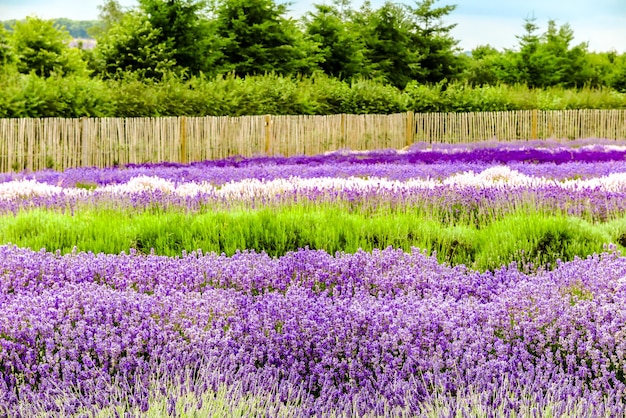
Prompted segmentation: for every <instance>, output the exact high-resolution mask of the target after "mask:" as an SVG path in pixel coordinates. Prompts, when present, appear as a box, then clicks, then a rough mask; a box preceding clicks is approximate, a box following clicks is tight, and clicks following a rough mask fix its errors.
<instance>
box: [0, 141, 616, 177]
mask: <svg viewBox="0 0 626 418" xmlns="http://www.w3.org/2000/svg"><path fill="white" fill-rule="evenodd" d="M596 142H602V141H599V140H596ZM529 144H530V146H529ZM585 144H587V145H585ZM616 144H617V143H616V142H615V141H612V142H607V143H604V145H597V144H596V145H588V141H582V142H580V141H579V142H571V143H561V142H545V141H530V142H525V143H515V142H514V143H511V144H503V143H495V144H489V143H487V146H486V145H484V144H481V146H477V145H475V144H468V145H465V146H454V147H451V146H445V145H439V146H436V145H433V147H434V148H424V147H419V146H415V147H414V148H412V149H410V150H408V151H404V152H403V151H394V150H388V151H374V152H367V153H350V152H335V153H330V154H326V155H318V156H301V157H289V158H283V157H254V158H238V157H232V158H228V159H225V160H216V161H202V162H197V163H192V164H188V165H183V164H176V163H161V164H144V165H128V166H125V167H119V168H117V167H115V168H108V169H99V168H76V169H68V170H66V171H65V172H62V173H61V172H57V171H53V170H45V171H41V172H35V173H28V172H21V173H6V174H0V183H2V182H8V181H13V180H24V179H35V180H37V181H39V182H43V183H47V184H51V185H56V186H64V187H74V186H76V185H83V186H90V185H93V186H103V185H109V184H119V183H126V182H128V181H129V180H131V179H132V178H134V177H138V176H157V177H160V178H163V179H167V180H171V181H173V182H175V183H178V182H196V183H201V182H207V183H210V184H214V185H220V184H225V183H228V182H231V181H241V180H243V179H259V180H274V179H282V178H288V177H292V176H297V177H300V178H318V177H342V178H345V177H376V178H386V179H389V180H400V181H406V180H409V179H416V178H420V179H426V178H431V179H432V178H434V179H441V178H446V177H450V176H452V175H454V174H459V173H463V172H469V171H473V172H482V171H484V170H486V169H488V168H490V167H493V166H500V165H506V166H508V167H509V168H511V169H513V170H516V171H519V172H520V173H522V174H526V175H529V176H535V177H547V178H553V179H567V178H591V177H598V176H606V175H609V174H611V173H615V172H626V146H625V145H624V144H622V143H620V145H616ZM489 145H491V146H489Z"/></svg>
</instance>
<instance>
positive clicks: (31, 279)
mask: <svg viewBox="0 0 626 418" xmlns="http://www.w3.org/2000/svg"><path fill="white" fill-rule="evenodd" d="M0 263H1V264H0V271H2V272H3V273H2V280H1V283H0V303H1V304H2V310H1V311H0V318H1V319H0V347H1V350H0V385H2V391H1V392H0V393H1V394H2V398H1V399H0V407H1V408H3V410H4V411H5V412H6V413H9V412H14V411H15V410H16V409H15V408H16V406H17V405H20V404H21V405H23V404H24V403H32V404H33V405H40V406H41V407H42V408H44V409H45V410H49V411H51V412H52V413H54V412H55V411H56V412H57V413H58V412H59V411H60V410H61V408H64V409H63V411H66V412H69V413H72V411H77V410H78V409H80V408H95V409H97V408H106V407H108V406H109V405H111V402H112V400H113V399H115V397H116V396H117V397H119V396H120V394H123V396H125V397H126V399H128V406H129V408H133V407H137V408H140V409H141V410H144V411H148V410H149V408H150V405H149V400H150V390H149V385H150V382H153V381H154V379H159V378H160V377H163V376H167V378H169V379H173V380H174V381H176V379H179V381H182V382H184V381H186V379H188V378H189V375H188V373H192V377H193V373H199V374H198V376H202V379H201V380H199V381H198V382H201V383H199V384H198V386H196V387H194V390H195V391H196V392H197V394H198V396H199V397H200V398H201V396H202V394H203V393H206V392H207V391H217V390H218V388H220V387H222V386H223V385H227V386H228V385H235V384H237V385H240V386H239V388H240V391H241V392H242V393H251V394H255V393H256V394H259V393H262V392H264V391H266V393H275V394H276V398H275V399H276V400H277V401H278V400H280V401H279V402H286V403H289V402H290V401H293V400H294V399H296V398H297V399H300V403H299V404H297V405H296V406H297V408H298V409H297V412H298V413H299V414H302V415H307V414H311V413H313V411H316V412H318V413H319V411H323V412H325V413H326V412H327V413H329V414H330V413H331V412H332V413H335V414H338V415H341V414H347V415H354V414H357V415H359V414H361V415H365V414H375V415H384V414H385V411H386V409H385V408H400V409H401V410H404V411H406V412H407V413H410V414H415V415H417V414H419V413H420V412H421V410H422V408H424V407H425V405H427V404H428V400H429V399H432V396H434V395H435V394H437V393H439V395H438V396H443V397H444V398H445V399H448V400H449V401H448V402H452V401H451V400H452V399H454V398H455V397H456V396H464V393H467V392H464V391H465V390H468V388H472V391H474V392H473V393H479V394H487V393H491V394H492V395H491V396H487V395H485V397H484V398H481V399H482V401H481V402H482V405H488V406H489V407H493V408H495V409H494V410H498V408H505V410H506V411H514V410H519V409H520V408H521V407H522V405H523V404H524V402H522V401H521V400H520V399H519V397H517V398H514V399H510V398H509V397H508V396H507V394H510V393H511V392H508V391H507V392H505V393H504V394H503V396H500V395H497V394H498V393H501V392H498V390H499V388H500V387H505V388H512V390H513V391H514V393H515V395H517V396H519V395H520V394H521V392H519V391H520V390H521V389H522V388H525V392H523V393H525V394H528V396H532V397H533V398H532V401H533V402H535V403H537V404H538V405H546V403H551V404H554V402H557V403H558V402H564V403H566V404H568V405H571V403H572V399H576V398H584V399H588V400H589V401H590V402H593V403H594V405H599V406H598V408H599V411H605V413H606V411H608V413H610V414H616V415H621V414H623V413H624V412H625V411H624V405H625V404H624V399H623V393H624V390H625V389H626V388H625V380H624V369H625V367H626V361H625V358H624V355H623V352H624V347H625V346H626V340H625V339H624V336H623V335H622V334H623V332H622V330H623V329H624V327H625V325H626V323H625V321H626V312H623V311H624V306H626V304H625V303H624V302H625V301H624V298H625V297H626V296H625V295H626V293H625V291H626V287H625V286H626V281H624V277H626V260H625V259H624V258H621V257H619V256H618V255H617V254H615V253H605V254H602V255H597V256H593V257H590V258H588V259H585V260H582V259H578V260H575V261H572V262H569V263H560V264H559V265H558V267H557V268H556V269H555V270H554V271H550V272H548V271H543V272H539V273H536V274H524V273H522V272H520V271H519V270H518V269H516V268H507V267H503V268H502V269H500V270H498V271H496V272H492V273H478V272H476V271H472V270H468V269H466V268H464V267H457V268H450V267H445V266H442V265H441V264H439V263H438V262H437V260H436V259H434V258H432V257H427V256H425V255H424V254H422V253H420V252H419V251H413V252H410V253H406V252H403V251H400V250H393V249H386V250H375V251H373V252H371V253H367V252H358V253H355V254H342V253H338V254H336V255H334V256H332V255H329V254H328V253H326V252H324V251H312V250H301V251H298V252H294V253H290V254H287V255H285V256H284V257H281V258H271V257H269V256H267V255H265V254H262V253H254V252H242V253H238V254H236V255H235V256H233V257H225V256H218V255H215V254H201V253H192V254H189V255H185V256H183V257H180V258H166V257H160V256H150V255H149V256H144V255H138V254H129V255H125V254H122V255H117V256H115V255H109V256H107V255H102V254H100V255H96V254H92V253H73V254H69V255H65V256H61V255H60V254H58V253H57V254H55V253H48V252H43V251H42V252H32V251H30V250H25V249H20V248H16V247H13V246H2V247H0ZM185 373H187V374H185ZM181 374H182V375H181ZM181 379H182V380H181ZM192 380H193V379H192ZM112 383H114V385H112ZM113 387H114V388H115V389H112V388H113ZM255 391H256V392H255ZM196 392H194V393H196ZM296 394H297V395H296ZM480 396H483V395H480ZM555 396H556V398H555ZM59 400H64V404H63V405H62V406H59V405H58V402H59ZM425 402H426V403H425ZM431 405H432V404H431ZM387 411H388V409H387Z"/></svg>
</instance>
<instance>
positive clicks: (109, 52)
mask: <svg viewBox="0 0 626 418" xmlns="http://www.w3.org/2000/svg"><path fill="white" fill-rule="evenodd" d="M160 38H161V36H160V29H157V28H154V27H153V26H152V25H151V24H150V22H149V21H148V19H147V18H146V16H145V15H144V14H142V13H140V12H138V11H130V12H127V13H125V14H124V16H123V17H122V20H121V21H119V22H118V23H116V24H114V25H113V26H112V27H111V28H110V29H109V30H108V31H107V32H106V34H105V35H104V36H103V37H101V38H100V39H99V40H98V45H97V47H96V50H95V51H94V66H95V68H96V70H97V72H98V73H99V74H101V75H102V76H104V77H105V78H113V77H117V76H118V75H120V74H124V73H125V72H132V73H135V74H136V75H137V76H139V77H140V78H145V79H155V80H160V79H161V78H163V76H164V75H166V74H168V73H169V72H172V71H173V70H174V69H175V68H176V61H175V59H174V53H173V51H172V50H171V49H169V48H168V45H167V44H166V43H165V42H159V39H160Z"/></svg>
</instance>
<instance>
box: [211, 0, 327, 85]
mask: <svg viewBox="0 0 626 418" xmlns="http://www.w3.org/2000/svg"><path fill="white" fill-rule="evenodd" d="M285 13H286V6H285V5H284V4H276V3H275V2H274V1H273V0H223V1H222V2H221V3H220V4H219V5H218V6H217V9H216V15H215V21H214V22H213V30H214V31H215V34H216V35H217V41H216V46H215V48H214V49H215V51H216V56H215V63H216V66H217V68H218V72H220V73H225V72H234V73H235V74H238V75H249V74H263V73H270V72H275V73H278V74H296V73H300V74H307V73H310V72H311V71H312V70H313V69H314V68H316V61H317V48H316V45H314V44H312V43H311V42H307V41H306V40H305V39H304V38H303V35H302V32H301V31H300V29H299V28H298V27H297V26H296V23H295V21H293V20H292V19H288V18H285V17H284V14H285Z"/></svg>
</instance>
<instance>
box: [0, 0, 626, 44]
mask: <svg viewBox="0 0 626 418" xmlns="http://www.w3.org/2000/svg"><path fill="white" fill-rule="evenodd" d="M330 1H331V0H313V1H309V0H292V1H291V3H292V4H291V6H290V9H291V13H292V14H293V15H295V16H299V15H301V14H303V13H305V12H306V11H308V10H310V9H311V8H312V6H311V4H313V3H324V2H327V3H330ZM398 1H400V2H406V3H407V4H415V2H414V1H410V0H398ZM371 2H372V4H373V5H374V6H375V7H376V6H378V5H380V4H382V3H383V0H371ZM102 3H103V1H102V0H0V20H9V19H23V18H24V17H26V16H30V15H35V16H38V17H40V18H44V19H52V18H56V17H66V18H70V19H76V20H92V19H97V16H98V5H100V4H102ZM119 3H120V4H121V5H122V6H126V7H133V6H136V5H137V2H136V1H135V0H119ZM352 4H353V7H355V8H356V7H358V6H360V4H361V0H354V1H353V3H352ZM446 4H456V5H457V8H456V10H454V11H453V12H452V13H451V14H450V15H448V17H447V18H446V20H445V22H446V23H448V24H452V23H456V24H457V26H456V27H455V28H454V29H453V31H452V36H453V37H454V38H455V39H456V40H458V41H459V44H458V46H459V47H460V48H461V49H462V50H464V51H469V50H471V49H473V48H474V47H476V46H478V45H486V44H489V45H491V46H493V47H495V48H497V49H499V50H502V49H505V48H509V49H515V48H516V46H517V39H516V37H515V36H516V35H521V34H522V33H523V24H524V19H525V18H532V17H534V18H535V19H536V20H535V23H536V24H537V25H538V26H539V28H540V31H541V32H543V31H544V30H545V29H546V27H547V23H548V20H550V19H552V20H554V21H556V23H557V25H558V26H561V25H563V24H565V23H568V24H569V25H570V26H571V28H572V29H573V31H574V36H575V38H574V41H573V44H574V45H576V44H579V43H582V42H587V43H588V46H589V50H591V51H611V50H615V51H617V52H619V53H624V52H626V0H496V1H493V0H439V1H438V2H436V3H435V6H440V5H446Z"/></svg>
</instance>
